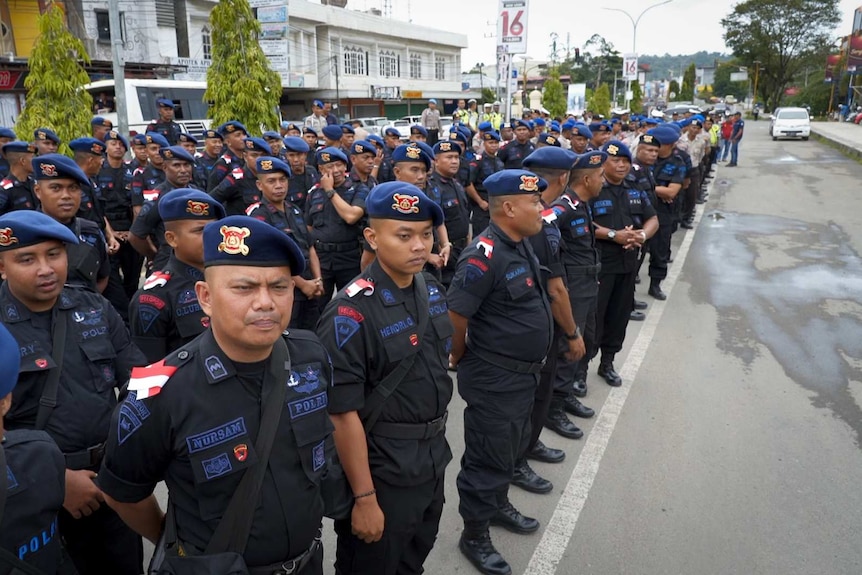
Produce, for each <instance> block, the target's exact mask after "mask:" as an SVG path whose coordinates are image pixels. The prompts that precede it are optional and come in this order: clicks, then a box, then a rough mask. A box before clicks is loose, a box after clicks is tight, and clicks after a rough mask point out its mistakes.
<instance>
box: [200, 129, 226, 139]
mask: <svg viewBox="0 0 862 575" xmlns="http://www.w3.org/2000/svg"><path fill="white" fill-rule="evenodd" d="M210 138H212V139H215V140H224V136H222V135H221V132H219V131H218V130H207V131H206V132H204V139H205V140H209V139H210Z"/></svg>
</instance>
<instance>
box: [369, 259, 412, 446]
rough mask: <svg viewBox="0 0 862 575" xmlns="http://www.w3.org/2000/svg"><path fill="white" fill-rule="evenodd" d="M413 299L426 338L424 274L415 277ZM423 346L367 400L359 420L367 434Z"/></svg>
mask: <svg viewBox="0 0 862 575" xmlns="http://www.w3.org/2000/svg"><path fill="white" fill-rule="evenodd" d="M413 285H414V288H415V289H414V290H413V297H414V299H415V300H416V313H417V314H418V315H419V317H418V318H417V322H418V324H419V337H420V338H424V337H425V330H426V329H427V328H428V287H427V285H426V284H425V277H424V276H423V275H422V273H421V272H420V273H418V274H416V275H414V276H413ZM421 349H422V346H421V345H419V346H416V352H415V353H413V354H412V355H410V357H408V358H406V359H404V360H403V361H402V362H401V363H399V364H398V366H397V367H396V368H395V369H393V370H392V371H391V372H389V375H387V376H386V377H385V378H383V381H381V382H380V383H379V384H377V386H375V388H374V391H373V392H372V393H371V395H369V396H368V397H367V398H365V405H364V406H363V408H362V409H360V410H359V419H360V420H362V423H363V425H364V426H365V433H369V432H370V431H371V428H373V427H374V424H375V423H377V418H379V417H380V414H381V413H382V412H383V404H384V403H386V400H387V399H389V396H390V395H392V393H393V392H394V391H395V389H396V388H397V387H398V386H399V385H401V381H402V380H403V379H404V376H405V375H407V372H409V371H410V369H411V368H412V367H413V364H414V363H415V362H416V358H417V357H418V356H419V352H420V350H421Z"/></svg>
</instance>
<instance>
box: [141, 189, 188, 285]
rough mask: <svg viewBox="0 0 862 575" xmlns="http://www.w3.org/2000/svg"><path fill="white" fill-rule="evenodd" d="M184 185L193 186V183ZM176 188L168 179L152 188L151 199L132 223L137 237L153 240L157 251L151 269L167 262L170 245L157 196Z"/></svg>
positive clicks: (158, 267) (159, 196)
mask: <svg viewBox="0 0 862 575" xmlns="http://www.w3.org/2000/svg"><path fill="white" fill-rule="evenodd" d="M186 187H188V188H194V187H195V186H194V185H193V184H187V185H186ZM173 189H176V186H174V185H173V184H172V183H170V182H169V181H167V180H165V181H164V182H162V183H161V184H159V185H158V186H157V187H156V189H154V190H153V194H152V197H153V199H152V200H148V201H147V202H146V203H145V204H144V205H143V206H142V207H141V211H140V212H138V217H137V218H135V221H134V222H133V223H132V228H131V232H132V233H133V234H135V235H136V236H138V237H139V238H150V239H151V240H153V244H155V246H156V249H157V250H158V252H157V253H156V257H155V258H153V269H161V268H162V267H163V266H165V265H166V264H167V262H168V256H170V254H171V246H170V244H168V242H167V241H165V222H164V221H163V220H162V216H161V215H160V214H159V198H161V197H162V196H163V195H164V194H166V193H168V192H170V191H171V190H173Z"/></svg>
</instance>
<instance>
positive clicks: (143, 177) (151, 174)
mask: <svg viewBox="0 0 862 575" xmlns="http://www.w3.org/2000/svg"><path fill="white" fill-rule="evenodd" d="M163 182H165V171H164V170H160V169H158V168H155V167H153V165H152V164H147V165H146V166H145V167H143V168H138V169H137V170H135V173H134V174H133V175H132V205H133V206H142V205H144V202H146V201H152V200H154V199H156V198H157V197H158V196H159V194H158V192H157V191H156V188H158V187H159V185H160V184H162V183H163Z"/></svg>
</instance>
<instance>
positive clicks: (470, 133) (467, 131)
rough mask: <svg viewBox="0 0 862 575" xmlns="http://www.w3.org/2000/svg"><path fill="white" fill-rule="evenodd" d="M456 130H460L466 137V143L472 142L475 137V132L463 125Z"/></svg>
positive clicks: (456, 127)
mask: <svg viewBox="0 0 862 575" xmlns="http://www.w3.org/2000/svg"><path fill="white" fill-rule="evenodd" d="M455 129H456V130H458V132H460V133H461V134H462V135H463V136H464V139H465V140H466V141H470V139H471V138H472V137H473V130H471V129H470V126H465V125H463V124H462V125H459V126H455Z"/></svg>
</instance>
